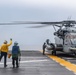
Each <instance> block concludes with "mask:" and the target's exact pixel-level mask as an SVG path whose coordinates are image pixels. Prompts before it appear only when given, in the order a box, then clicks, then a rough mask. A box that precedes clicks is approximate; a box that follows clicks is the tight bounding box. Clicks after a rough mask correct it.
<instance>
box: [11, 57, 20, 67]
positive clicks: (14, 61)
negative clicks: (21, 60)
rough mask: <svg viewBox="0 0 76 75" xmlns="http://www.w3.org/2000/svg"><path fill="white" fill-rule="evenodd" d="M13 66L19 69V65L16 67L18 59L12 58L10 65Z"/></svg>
mask: <svg viewBox="0 0 76 75" xmlns="http://www.w3.org/2000/svg"><path fill="white" fill-rule="evenodd" d="M15 64H16V67H19V65H18V57H13V58H12V65H13V67H15Z"/></svg>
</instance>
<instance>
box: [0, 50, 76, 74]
mask: <svg viewBox="0 0 76 75" xmlns="http://www.w3.org/2000/svg"><path fill="white" fill-rule="evenodd" d="M11 61H12V59H11V58H10V59H8V63H7V64H8V66H7V68H3V59H2V61H1V62H0V75H75V74H74V73H73V72H72V71H69V70H68V69H66V68H65V67H63V66H61V65H60V64H59V63H57V62H55V61H54V60H52V59H50V58H49V57H47V56H46V55H42V53H41V52H39V51H24V52H22V57H21V62H20V67H19V68H15V69H13V68H11V67H12V63H11Z"/></svg>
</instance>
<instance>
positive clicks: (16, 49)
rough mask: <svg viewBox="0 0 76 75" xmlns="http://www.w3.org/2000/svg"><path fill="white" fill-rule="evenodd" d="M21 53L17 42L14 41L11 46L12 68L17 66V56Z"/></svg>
mask: <svg viewBox="0 0 76 75" xmlns="http://www.w3.org/2000/svg"><path fill="white" fill-rule="evenodd" d="M20 55H21V53H20V48H19V46H18V43H17V42H14V46H13V47H12V65H13V68H15V66H16V68H18V67H19V63H18V58H19V56H20Z"/></svg>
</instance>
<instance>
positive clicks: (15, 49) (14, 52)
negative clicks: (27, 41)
mask: <svg viewBox="0 0 76 75" xmlns="http://www.w3.org/2000/svg"><path fill="white" fill-rule="evenodd" d="M18 53H19V46H13V47H12V54H18Z"/></svg>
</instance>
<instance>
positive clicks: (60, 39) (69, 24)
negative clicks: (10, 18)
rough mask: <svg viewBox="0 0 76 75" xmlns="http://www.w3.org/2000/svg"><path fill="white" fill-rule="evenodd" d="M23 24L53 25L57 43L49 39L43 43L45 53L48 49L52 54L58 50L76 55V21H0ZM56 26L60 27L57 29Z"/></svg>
mask: <svg viewBox="0 0 76 75" xmlns="http://www.w3.org/2000/svg"><path fill="white" fill-rule="evenodd" d="M22 24H24V25H25V24H40V25H38V26H30V27H28V28H41V27H46V26H53V28H54V30H55V32H54V33H53V34H54V36H55V43H52V42H50V40H49V39H46V41H45V42H44V43H43V46H42V49H43V55H45V52H46V50H49V51H52V55H56V54H57V51H61V52H64V53H68V54H74V55H76V27H75V25H76V21H75V20H64V21H57V22H32V21H14V22H9V23H0V25H22ZM56 27H58V29H57V30H56Z"/></svg>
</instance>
